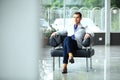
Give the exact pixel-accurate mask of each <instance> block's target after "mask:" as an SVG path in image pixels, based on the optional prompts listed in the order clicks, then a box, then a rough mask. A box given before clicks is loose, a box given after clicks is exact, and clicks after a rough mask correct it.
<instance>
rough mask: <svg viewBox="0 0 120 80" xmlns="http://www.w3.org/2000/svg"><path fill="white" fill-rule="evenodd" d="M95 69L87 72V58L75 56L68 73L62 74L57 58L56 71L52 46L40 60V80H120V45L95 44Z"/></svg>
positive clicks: (46, 49) (69, 65)
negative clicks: (53, 68) (51, 51)
mask: <svg viewBox="0 0 120 80" xmlns="http://www.w3.org/2000/svg"><path fill="white" fill-rule="evenodd" d="M93 48H94V49H95V55H94V56H93V58H92V61H93V69H92V70H90V71H89V72H86V64H85V60H86V59H85V58H75V63H74V64H70V63H69V64H68V73H67V74H62V73H61V71H62V58H61V66H60V68H59V66H58V58H56V59H55V63H56V65H55V71H53V70H52V67H53V66H52V57H51V56H50V49H51V48H50V47H45V48H44V53H43V54H42V58H40V60H39V67H40V69H39V70H40V80H120V78H119V76H120V46H93Z"/></svg>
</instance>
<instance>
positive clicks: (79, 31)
mask: <svg viewBox="0 0 120 80" xmlns="http://www.w3.org/2000/svg"><path fill="white" fill-rule="evenodd" d="M73 17H74V18H73V19H74V24H71V25H69V26H67V27H65V29H64V30H62V31H57V32H53V33H52V34H51V36H54V37H55V36H56V35H58V34H64V33H67V37H66V38H65V40H64V45H63V50H64V51H63V71H62V73H67V64H68V60H69V62H70V63H74V59H73V56H74V54H75V51H76V50H77V49H81V48H82V45H84V44H86V43H84V40H86V39H88V40H89V38H90V37H93V36H94V34H93V33H91V32H90V31H89V30H87V28H85V27H83V26H82V24H81V23H80V21H81V19H82V14H81V13H80V12H75V13H74V15H73ZM85 42H88V41H85Z"/></svg>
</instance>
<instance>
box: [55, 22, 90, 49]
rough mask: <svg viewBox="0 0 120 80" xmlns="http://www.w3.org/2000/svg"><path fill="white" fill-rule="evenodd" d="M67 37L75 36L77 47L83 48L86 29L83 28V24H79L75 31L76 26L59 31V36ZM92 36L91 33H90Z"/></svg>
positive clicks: (72, 25)
mask: <svg viewBox="0 0 120 80" xmlns="http://www.w3.org/2000/svg"><path fill="white" fill-rule="evenodd" d="M66 33H67V36H72V35H74V36H75V40H76V41H77V45H78V47H79V48H81V47H82V41H83V39H84V36H85V34H86V28H85V27H83V26H82V24H79V25H78V27H77V29H76V30H74V24H71V25H68V26H66V27H65V28H64V29H63V30H60V31H57V34H58V35H63V34H66ZM89 34H91V33H89Z"/></svg>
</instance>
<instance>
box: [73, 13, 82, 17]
mask: <svg viewBox="0 0 120 80" xmlns="http://www.w3.org/2000/svg"><path fill="white" fill-rule="evenodd" d="M74 14H78V15H79V16H80V18H82V14H81V13H80V12H75V13H74Z"/></svg>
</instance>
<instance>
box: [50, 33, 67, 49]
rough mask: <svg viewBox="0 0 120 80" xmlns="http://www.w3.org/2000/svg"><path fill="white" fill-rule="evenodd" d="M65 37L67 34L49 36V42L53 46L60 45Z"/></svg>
mask: <svg viewBox="0 0 120 80" xmlns="http://www.w3.org/2000/svg"><path fill="white" fill-rule="evenodd" d="M65 37H66V35H57V36H55V37H52V36H51V37H50V38H49V44H50V46H52V47H57V46H59V45H60V44H62V43H63V41H64V38H65Z"/></svg>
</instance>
